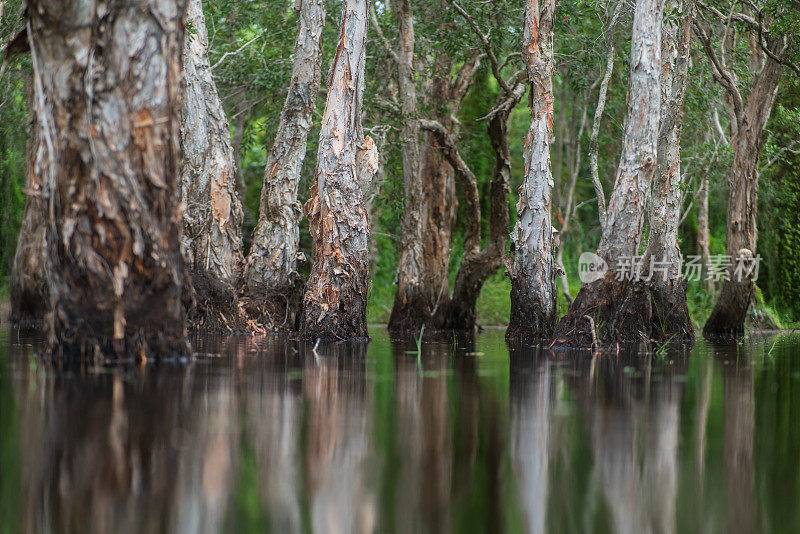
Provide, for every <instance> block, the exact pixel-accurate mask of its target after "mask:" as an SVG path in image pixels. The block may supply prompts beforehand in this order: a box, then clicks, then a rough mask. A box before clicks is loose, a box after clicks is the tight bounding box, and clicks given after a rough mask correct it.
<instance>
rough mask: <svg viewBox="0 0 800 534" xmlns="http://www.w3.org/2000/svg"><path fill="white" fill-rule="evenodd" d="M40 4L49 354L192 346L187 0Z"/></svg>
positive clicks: (37, 43) (150, 351) (36, 54)
mask: <svg viewBox="0 0 800 534" xmlns="http://www.w3.org/2000/svg"><path fill="white" fill-rule="evenodd" d="M84 7H85V9H77V8H76V7H75V6H74V5H72V4H64V3H63V2H57V1H53V0H35V1H32V2H30V3H29V10H28V13H29V16H30V21H29V24H28V35H29V39H30V43H31V56H32V60H33V70H34V87H35V94H36V98H35V102H36V105H35V109H36V113H37V123H38V127H39V135H40V138H41V140H42V143H43V145H44V147H45V153H44V156H43V167H42V182H43V201H44V204H45V205H46V206H47V210H48V220H47V229H46V238H45V239H46V243H47V246H46V250H47V266H46V270H47V281H48V288H49V291H50V305H51V306H50V313H49V318H48V325H47V330H48V335H49V350H50V351H51V353H53V355H54V356H56V357H64V358H72V357H84V358H91V357H95V358H101V357H106V356H112V355H117V356H125V355H129V356H137V357H142V358H143V357H151V356H157V355H170V356H175V355H183V354H186V353H187V352H188V350H189V347H188V344H187V342H186V336H185V328H184V319H185V313H184V307H183V304H182V302H181V297H182V294H183V284H184V280H185V278H186V276H185V271H184V264H183V259H182V256H181V227H182V225H181V218H182V217H181V216H182V213H181V207H180V184H179V182H178V180H179V175H180V166H181V153H180V145H179V140H180V124H181V121H180V119H181V117H180V113H181V98H182V97H181V87H180V81H181V54H182V51H183V44H184V24H183V20H184V19H183V17H184V10H185V3H184V2H183V1H176V0H143V1H142V2H139V3H137V4H136V5H127V4H119V3H115V2H109V1H102V0H97V1H95V2H93V3H90V4H89V3H87V4H86V5H85V6H84Z"/></svg>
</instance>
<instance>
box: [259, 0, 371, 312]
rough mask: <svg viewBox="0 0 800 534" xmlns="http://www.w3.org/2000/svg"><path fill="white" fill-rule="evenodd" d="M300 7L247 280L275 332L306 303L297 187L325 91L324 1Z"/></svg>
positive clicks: (302, 1)
mask: <svg viewBox="0 0 800 534" xmlns="http://www.w3.org/2000/svg"><path fill="white" fill-rule="evenodd" d="M298 4H299V5H298ZM295 7H296V8H299V18H298V22H297V41H296V43H295V54H294V64H293V66H292V81H291V83H290V85H289V94H288V95H287V97H286V102H285V103H284V105H283V111H282V112H281V121H280V125H279V126H278V133H277V134H276V136H275V142H274V144H273V145H272V150H270V153H269V157H268V159H267V167H266V171H265V173H264V187H263V188H262V190H261V207H260V209H259V219H258V225H257V226H256V229H255V233H254V236H253V245H252V248H251V249H250V255H249V256H248V258H247V267H246V269H245V276H244V280H245V285H246V288H245V292H246V295H247V297H248V300H249V305H248V306H249V308H250V310H251V312H255V313H257V315H258V316H260V317H261V318H262V319H263V320H265V321H266V323H267V324H268V325H270V326H271V327H273V328H289V327H291V325H293V324H294V313H295V312H296V311H297V307H298V305H299V300H300V295H298V294H297V293H298V291H297V290H298V289H300V288H301V287H302V281H301V279H300V276H299V275H298V274H297V257H298V254H299V253H300V249H299V246H300V226H299V225H300V217H301V207H300V204H299V203H298V201H297V188H298V184H299V183H300V172H301V170H302V166H303V159H304V158H305V154H306V143H307V140H308V132H309V131H310V130H311V125H312V119H313V113H314V109H315V108H316V100H317V93H318V91H319V86H320V78H321V63H322V46H321V38H322V28H323V26H324V25H325V3H324V2H323V1H322V0H298V2H297V3H296V4H295ZM354 76H355V74H354Z"/></svg>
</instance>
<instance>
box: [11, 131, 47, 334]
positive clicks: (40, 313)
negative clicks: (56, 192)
mask: <svg viewBox="0 0 800 534" xmlns="http://www.w3.org/2000/svg"><path fill="white" fill-rule="evenodd" d="M32 126H33V127H32V128H31V130H30V132H31V133H30V138H29V139H28V147H27V154H26V160H27V161H26V180H25V182H26V184H25V197H26V198H25V212H24V213H23V215H22V224H21V225H20V230H19V237H18V238H17V251H16V254H15V255H14V265H13V267H12V269H11V295H10V296H11V299H10V300H11V322H12V323H14V324H16V325H18V326H20V327H22V328H28V327H34V326H36V325H39V324H41V322H42V321H43V320H44V318H45V314H46V313H47V309H48V306H49V302H48V301H49V295H48V291H47V278H46V275H45V263H46V261H47V258H46V256H45V250H44V230H45V215H46V213H45V210H44V205H43V204H42V180H41V173H42V157H43V150H44V147H43V146H42V144H41V142H40V139H39V135H38V133H39V131H38V127H37V125H36V123H35V118H34V120H33V125H32Z"/></svg>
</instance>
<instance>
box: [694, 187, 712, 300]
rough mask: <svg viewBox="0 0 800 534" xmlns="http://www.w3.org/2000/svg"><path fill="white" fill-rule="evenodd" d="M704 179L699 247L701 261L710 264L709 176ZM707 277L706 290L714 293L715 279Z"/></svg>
mask: <svg viewBox="0 0 800 534" xmlns="http://www.w3.org/2000/svg"><path fill="white" fill-rule="evenodd" d="M702 180H703V181H702V182H701V183H700V194H699V196H698V198H697V205H698V208H697V248H698V249H699V250H698V252H700V258H701V263H702V264H703V265H704V266H708V265H710V264H711V236H710V233H709V230H708V176H704V177H703V179H702ZM706 278H707V279H706V291H707V292H708V293H709V294H710V295H713V294H714V292H715V291H716V287H715V284H714V279H713V278H708V277H706Z"/></svg>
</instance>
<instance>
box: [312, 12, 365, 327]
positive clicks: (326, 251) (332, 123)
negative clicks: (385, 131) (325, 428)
mask: <svg viewBox="0 0 800 534" xmlns="http://www.w3.org/2000/svg"><path fill="white" fill-rule="evenodd" d="M367 2H368V0H346V1H345V2H344V4H343V6H342V23H341V35H340V38H339V44H338V46H337V48H336V53H335V55H334V60H333V65H332V68H331V76H330V80H329V83H328V101H327V103H326V106H325V114H324V115H323V117H322V129H321V131H320V136H319V150H318V152H317V173H316V175H317V178H316V183H315V184H314V186H313V187H312V189H311V197H310V198H309V200H308V203H307V204H306V213H307V216H308V221H309V226H310V230H311V236H312V238H313V240H314V266H313V268H312V270H311V277H310V279H309V281H308V286H307V291H306V293H305V295H304V297H303V304H302V308H301V311H300V314H299V316H298V320H297V326H298V330H299V333H300V336H301V337H302V338H305V339H315V338H316V339H332V340H337V339H368V337H369V336H368V335H367V314H366V312H367V289H368V283H369V256H368V252H367V244H368V243H369V223H368V221H367V210H366V204H365V202H364V193H363V187H364V184H366V183H369V181H370V180H371V179H372V176H373V175H374V174H375V171H376V170H377V162H378V157H377V150H376V149H375V145H374V142H373V141H372V138H370V137H367V138H362V136H363V131H362V128H361V90H362V88H363V84H362V83H361V81H362V77H363V65H364V46H365V42H366V36H367Z"/></svg>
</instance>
